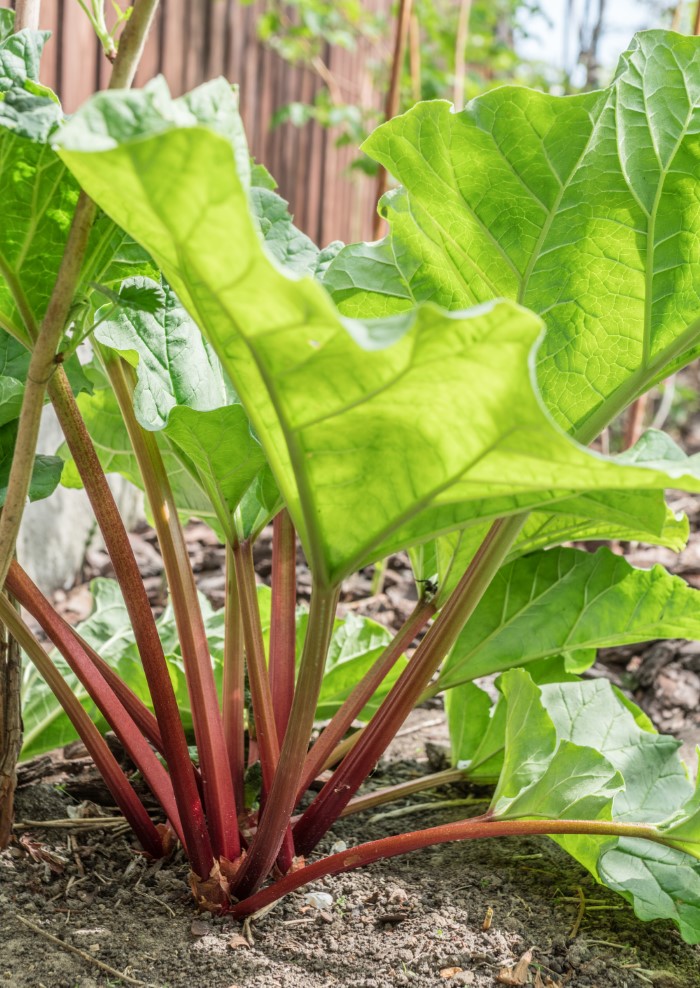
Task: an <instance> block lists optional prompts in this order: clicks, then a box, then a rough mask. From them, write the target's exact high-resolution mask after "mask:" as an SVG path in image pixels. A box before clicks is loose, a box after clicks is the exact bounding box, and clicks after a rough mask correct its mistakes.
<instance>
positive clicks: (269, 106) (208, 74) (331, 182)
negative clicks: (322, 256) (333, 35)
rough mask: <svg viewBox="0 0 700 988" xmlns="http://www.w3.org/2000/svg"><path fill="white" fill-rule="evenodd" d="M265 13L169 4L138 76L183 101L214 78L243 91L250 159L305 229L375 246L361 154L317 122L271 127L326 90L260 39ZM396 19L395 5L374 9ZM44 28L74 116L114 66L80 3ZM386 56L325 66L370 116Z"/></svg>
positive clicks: (46, 70)
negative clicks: (161, 79)
mask: <svg viewBox="0 0 700 988" xmlns="http://www.w3.org/2000/svg"><path fill="white" fill-rule="evenodd" d="M262 6H263V5H262V4H261V3H259V2H258V3H255V4H251V5H250V6H243V5H242V4H240V3H239V2H238V0H162V2H161V5H160V9H159V12H158V14H157V18H156V22H155V24H154V27H153V30H152V32H151V35H150V38H149V40H148V44H147V48H146V51H145V53H144V57H143V60H142V63H141V67H140V69H139V73H138V76H137V80H136V82H137V85H142V84H143V83H144V82H146V81H147V80H148V79H150V78H152V77H153V76H154V75H157V74H158V73H162V74H163V75H164V76H165V78H166V79H167V81H168V83H169V85H170V88H171V90H172V92H173V94H174V95H180V94H181V93H183V92H185V91H187V90H188V89H191V88H192V87H194V86H196V85H198V84H199V83H201V82H204V81H205V80H207V79H210V78H213V77H215V76H219V75H223V76H225V77H226V78H227V79H228V80H229V81H231V82H236V83H238V84H239V86H240V97H241V113H242V116H243V120H244V123H245V126H246V132H247V134H248V141H249V144H250V148H251V152H252V153H253V154H254V155H255V157H256V158H257V160H258V161H261V162H263V163H264V164H265V165H266V166H267V167H268V168H269V170H270V171H271V172H272V174H273V175H274V176H275V178H276V179H277V181H278V183H279V187H280V192H281V194H282V195H283V196H284V197H285V198H286V199H288V200H289V203H290V208H291V210H292V212H293V213H294V216H295V219H296V223H297V225H298V226H300V227H301V228H302V229H303V230H305V231H306V233H308V234H309V236H310V237H312V238H313V240H315V241H316V243H318V244H320V245H324V244H326V243H327V242H328V241H329V240H334V239H340V240H345V241H351V240H365V239H369V238H370V237H371V229H372V218H373V216H374V182H373V181H372V180H371V179H370V178H368V177H367V176H366V175H364V174H363V173H362V172H360V171H358V170H356V169H355V170H350V168H349V166H350V163H351V162H352V160H353V158H354V157H355V156H356V153H357V152H356V151H355V150H354V149H353V148H352V147H351V146H347V147H336V138H337V135H336V134H334V133H333V132H332V131H329V130H327V129H325V128H323V127H320V126H319V125H317V124H316V123H314V122H311V123H308V124H306V125H305V126H303V127H301V128H297V127H294V126H293V125H292V124H282V125H280V126H278V127H275V128H272V127H271V120H272V117H273V115H274V114H275V112H276V111H277V110H278V109H279V108H280V107H282V106H284V105H286V104H287V103H290V102H294V101H298V102H311V101H312V99H313V96H314V93H315V92H316V91H317V90H318V88H319V87H320V86H321V85H322V83H321V80H320V79H319V77H318V75H317V74H316V73H314V72H312V71H310V70H308V69H304V68H297V67H293V66H290V65H289V64H288V63H287V62H285V61H284V60H282V59H281V58H279V57H278V56H277V55H276V54H275V53H274V52H271V51H269V50H268V49H266V48H265V47H264V46H263V45H262V44H261V43H260V42H259V41H258V38H257V34H256V23H257V20H258V17H259V16H260V13H261V9H262ZM365 6H366V7H367V8H372V9H374V10H375V11H382V12H386V13H388V12H389V10H390V7H391V0H365ZM40 26H41V27H42V28H46V29H48V30H50V31H52V32H53V38H52V39H51V41H49V43H48V45H47V47H46V49H45V53H44V57H43V60H42V81H43V82H44V83H45V84H46V85H49V86H51V87H52V89H55V91H56V92H57V93H58V94H59V96H60V97H61V100H62V103H63V106H64V108H65V109H66V111H67V112H71V111H73V110H75V109H76V108H77V107H78V106H79V105H80V104H81V103H82V102H83V101H84V100H86V99H87V98H88V96H90V94H91V93H93V92H94V91H95V90H96V89H99V88H103V87H104V86H105V84H106V82H107V78H108V75H109V63H108V62H107V60H106V59H105V57H104V55H103V54H102V51H101V49H100V46H99V44H98V42H97V40H96V38H95V36H94V34H93V32H92V28H91V27H90V24H89V22H88V20H87V17H86V16H85V14H84V12H83V11H82V10H81V8H80V6H79V4H78V3H77V0H43V2H42V10H41V22H40ZM385 54H386V53H385V52H383V51H382V52H378V51H377V50H376V49H371V48H370V47H369V45H367V44H361V45H360V46H359V47H358V49H357V50H356V51H354V52H348V51H344V50H341V49H337V48H334V49H327V50H326V52H325V57H324V61H325V63H326V65H327V66H328V68H329V69H330V71H331V73H332V75H333V77H334V80H335V82H336V84H337V87H338V90H339V92H340V93H341V95H342V98H343V99H344V100H347V102H349V103H353V104H356V105H360V106H362V107H366V108H368V109H377V108H379V107H380V106H381V104H382V94H381V92H379V91H378V90H377V88H376V86H375V84H374V80H373V66H375V67H376V64H377V62H378V60H380V59H381V58H383V57H384V56H385Z"/></svg>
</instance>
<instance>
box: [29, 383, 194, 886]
mask: <svg viewBox="0 0 700 988" xmlns="http://www.w3.org/2000/svg"><path fill="white" fill-rule="evenodd" d="M49 396H50V398H51V401H52V404H53V407H54V411H55V412H56V415H57V417H58V421H59V423H60V425H61V429H62V430H63V434H64V436H65V437H66V442H67V443H68V448H69V449H70V452H71V456H72V457H73V460H74V461H75V465H76V467H77V469H78V472H79V473H80V478H81V480H82V482H83V485H84V487H85V492H86V494H87V496H88V498H89V499H90V504H91V506H92V510H93V512H94V514H95V518H96V520H97V524H98V526H99V528H100V532H101V533H102V537H103V538H104V541H105V545H106V547H107V552H108V553H109V557H110V559H111V561H112V565H113V567H114V572H115V575H116V577H117V580H118V582H119V586H120V588H121V591H122V594H123V595H124V603H125V605H126V609H127V612H128V614H129V620H130V621H131V626H132V628H133V629H134V637H135V638H136V645H137V647H138V650H139V655H140V657H141V661H142V663H143V669H144V673H145V674H146V680H147V682H148V688H149V691H150V694H151V698H152V700H153V707H154V710H155V714H156V717H157V720H158V725H159V727H160V731H161V733H162V739H163V747H164V749H165V750H164V755H165V760H166V761H167V763H168V769H169V771H170V777H171V779H172V783H173V789H174V791H175V798H176V799H177V805H178V809H179V812H180V819H181V821H182V828H183V831H184V835H185V843H186V845H187V849H188V851H189V855H190V861H191V863H192V867H193V868H194V870H195V871H196V872H197V874H198V875H199V876H200V877H202V878H206V877H207V876H208V875H209V872H210V871H211V867H212V864H213V862H214V856H213V852H212V848H211V843H210V840H209V834H208V831H207V825H206V820H205V818H204V809H203V806H202V802H201V800H200V797H199V793H198V790H197V782H196V778H195V774H194V771H193V768H192V762H191V760H190V754H189V749H188V747H187V740H186V738H185V732H184V730H183V727H182V721H181V720H180V712H179V710H178V706H177V700H176V698H175V692H174V690H173V684H172V681H171V679H170V674H169V672H168V667H167V664H166V662H165V655H164V653H163V646H162V644H161V641H160V637H159V635H158V629H157V628H156V623H155V620H154V618H153V612H152V611H151V606H150V604H149V602H148V596H147V594H146V589H145V587H144V585H143V580H142V579H141V574H140V573H139V568H138V565H137V563H136V559H135V558H134V552H133V549H132V548H131V543H130V542H129V537H128V535H127V533H126V529H125V528H124V523H123V521H122V519H121V516H120V514H119V510H118V508H117V505H116V503H115V501H114V495H113V494H112V491H111V489H110V486H109V484H108V483H107V478H106V477H105V474H104V471H103V469H102V464H101V463H100V461H99V458H98V456H97V453H96V452H95V447H94V445H93V443H92V440H91V438H90V435H89V433H88V431H87V428H86V427H85V422H84V421H83V418H82V416H81V414H80V410H79V408H78V404H77V402H76V400H75V398H74V397H73V392H72V391H71V387H70V384H69V383H68V378H67V377H66V374H65V371H64V369H63V368H62V367H59V369H58V370H57V371H56V374H55V375H54V376H53V378H52V380H51V383H50V384H49Z"/></svg>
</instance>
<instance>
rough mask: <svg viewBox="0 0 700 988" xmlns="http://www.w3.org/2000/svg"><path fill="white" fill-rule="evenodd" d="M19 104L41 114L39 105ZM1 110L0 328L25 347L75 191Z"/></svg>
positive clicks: (49, 284)
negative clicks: (28, 106)
mask: <svg viewBox="0 0 700 988" xmlns="http://www.w3.org/2000/svg"><path fill="white" fill-rule="evenodd" d="M23 98H24V99H25V100H26V102H27V103H29V104H30V105H31V107H33V108H34V109H36V108H37V107H40V108H41V112H42V114H43V113H44V111H45V109H46V105H45V101H39V102H37V100H36V98H35V97H23ZM7 104H8V100H7V99H6V100H5V101H1V102H0V199H1V200H2V202H3V203H5V207H4V213H3V222H2V224H0V327H2V328H4V329H6V330H7V331H8V332H9V333H11V334H12V336H14V337H16V338H17V339H18V340H22V341H24V342H27V343H28V342H29V340H30V338H31V333H32V332H34V333H35V332H36V328H37V326H38V324H39V323H40V321H41V318H42V316H43V314H44V312H45V310H46V306H47V304H48V300H49V296H50V294H51V291H52V289H53V285H54V281H55V280H56V274H57V272H58V266H59V264H60V261H61V257H62V256H63V248H64V246H65V242H66V237H67V235H68V229H69V227H70V222H71V218H72V216H73V210H74V208H75V203H76V201H77V198H78V191H79V190H78V186H77V183H76V182H75V180H74V179H73V178H72V176H71V175H70V174H69V173H68V172H67V171H66V168H65V165H64V164H63V163H62V162H61V161H60V159H59V158H58V157H57V156H56V154H55V153H54V151H53V150H52V149H51V148H50V147H49V146H48V144H45V143H41V142H40V140H37V139H32V138H30V137H27V136H23V135H22V133H21V132H20V130H19V127H18V126H16V127H13V126H12V125H10V126H8V120H7V119H6V115H5V111H6V110H7V109H8V106H7ZM10 105H13V104H11V101H10ZM51 106H52V107H54V104H51ZM51 113H52V116H53V124H54V125H55V123H56V116H57V113H56V110H55V108H54V109H52V110H51ZM27 115H29V116H30V117H32V120H34V119H35V118H34V117H33V115H32V110H31V109H29V110H26V111H24V112H22V113H20V115H19V116H20V118H22V120H25V121H26V117H27ZM40 137H43V139H44V140H46V139H47V138H48V134H46V133H44V134H42V135H40Z"/></svg>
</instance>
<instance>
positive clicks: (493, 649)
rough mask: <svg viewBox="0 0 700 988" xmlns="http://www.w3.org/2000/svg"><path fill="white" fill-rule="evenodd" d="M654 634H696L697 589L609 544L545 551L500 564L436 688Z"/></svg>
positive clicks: (699, 630)
mask: <svg viewBox="0 0 700 988" xmlns="http://www.w3.org/2000/svg"><path fill="white" fill-rule="evenodd" d="M654 638H690V639H700V591H697V590H694V589H692V588H691V587H689V586H688V584H687V583H686V582H685V580H682V579H681V578H680V577H677V576H671V574H670V573H668V572H667V571H666V570H665V569H663V567H661V566H655V567H654V568H653V569H651V570H643V569H636V568H635V567H634V566H631V565H630V564H629V563H628V562H627V561H626V560H625V559H624V558H623V557H622V556H617V555H615V554H614V553H612V552H611V551H610V550H609V549H605V548H602V549H599V550H598V552H596V553H595V554H593V553H588V552H582V551H580V550H577V549H565V548H558V549H550V550H549V551H546V552H536V553H533V554H532V555H529V556H524V557H523V558H522V559H518V560H516V561H515V562H513V563H509V564H507V565H506V566H503V567H502V568H501V570H500V571H499V572H498V573H497V575H496V577H495V578H494V580H493V582H492V583H491V585H490V587H489V588H488V590H487V591H486V593H485V594H484V596H483V598H482V600H481V602H480V603H479V605H478V607H477V609H476V611H475V613H474V617H473V619H472V620H471V621H469V623H468V624H467V625H466V627H465V628H464V629H463V631H462V632H461V634H460V636H459V638H458V639H457V641H456V643H455V645H454V647H453V649H452V651H451V652H450V654H449V656H448V658H447V660H446V662H445V665H444V667H443V669H442V671H441V673H440V677H439V679H438V682H437V683H436V684H435V687H434V688H435V690H436V691H438V690H440V689H447V688H449V687H450V686H455V685H458V684H459V683H462V682H465V681H468V680H472V679H477V678H478V677H480V676H485V675H488V674H489V673H493V672H500V671H501V670H503V669H508V668H511V667H513V666H521V665H525V664H527V663H528V662H533V661H537V660H539V659H544V658H546V657H547V656H549V655H556V654H558V653H562V652H564V653H574V654H575V653H576V652H577V651H578V650H580V649H583V650H588V649H592V648H593V649H596V648H603V647H605V646H609V645H624V644H630V643H633V642H640V641H647V640H649V639H654Z"/></svg>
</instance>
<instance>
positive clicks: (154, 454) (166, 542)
mask: <svg viewBox="0 0 700 988" xmlns="http://www.w3.org/2000/svg"><path fill="white" fill-rule="evenodd" d="M100 353H101V356H102V357H103V360H104V364H105V368H106V370H107V375H108V377H109V380H110V383H111V385H112V388H113V389H114V393H115V396H116V398H117V401H118V403H119V408H120V411H121V413H122V417H123V419H124V424H125V425H126V428H127V431H128V433H129V439H130V440H131V445H132V447H133V450H134V454H135V456H136V459H137V461H138V464H139V470H140V471H141V477H142V479H143V483H144V488H145V491H146V495H147V497H148V500H149V503H150V506H151V513H152V514H153V519H154V523H155V527H156V532H157V534H158V543H159V545H160V550H161V553H162V556H163V564H164V566H165V572H166V576H167V579H168V587H169V589H170V598H171V601H172V606H173V612H174V614H175V623H176V625H177V633H178V638H179V639H180V648H181V651H182V658H183V662H184V666H185V675H186V678H187V688H188V691H189V695H190V703H191V707H192V724H193V727H194V734H195V740H196V742H197V751H198V753H199V765H200V771H201V773H202V783H203V786H204V804H205V807H206V813H207V821H208V823H209V828H210V831H211V838H212V845H213V850H214V853H215V854H216V855H217V856H218V857H221V858H224V859H225V860H227V861H235V860H237V858H238V857H239V855H240V853H241V845H240V839H239V834H238V819H237V814H236V801H235V798H234V795H233V782H232V779H231V771H230V769H229V766H228V760H227V758H226V757H225V752H226V741H225V738H224V728H223V721H222V718H221V711H220V709H219V698H218V696H217V693H216V685H215V683H214V672H213V669H212V664H211V656H210V654H209V645H208V642H207V635H206V629H205V627H204V620H203V618H202V612H201V608H200V606H199V599H198V597H197V588H196V586H195V582H194V574H193V573H192V568H191V566H190V561H189V555H188V553H187V545H186V543H185V537H184V533H183V531H182V526H181V525H180V519H179V518H178V512H177V504H176V503H175V498H174V497H173V492H172V488H171V487H170V482H169V480H168V475H167V473H166V471H165V466H164V464H163V458H162V456H161V454H160V450H159V448H158V443H157V441H156V437H155V434H154V433H152V432H147V431H146V430H145V429H143V428H141V426H140V425H139V423H138V421H137V419H136V415H135V412H134V406H133V388H134V379H133V378H134V375H133V370H132V368H131V367H129V366H128V365H127V364H126V363H125V362H124V361H123V360H122V359H121V358H120V357H115V355H114V354H113V353H110V352H108V351H106V350H103V349H102V348H100ZM154 699H155V698H154ZM222 756H223V757H222ZM188 764H189V760H188ZM188 846H189V845H188ZM201 877H205V876H201Z"/></svg>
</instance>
